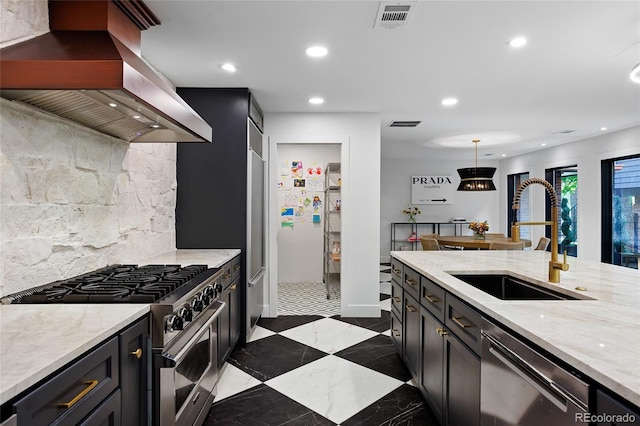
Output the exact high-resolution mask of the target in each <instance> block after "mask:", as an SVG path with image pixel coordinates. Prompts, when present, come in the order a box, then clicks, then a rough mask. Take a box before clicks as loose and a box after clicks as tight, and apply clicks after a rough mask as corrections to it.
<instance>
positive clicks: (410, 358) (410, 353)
mask: <svg viewBox="0 0 640 426" xmlns="http://www.w3.org/2000/svg"><path fill="white" fill-rule="evenodd" d="M404 304H405V306H404V318H403V319H402V326H403V328H404V332H403V334H404V340H403V344H404V348H403V351H402V352H403V354H404V361H405V363H406V364H407V367H409V371H410V372H411V375H412V376H413V377H414V378H418V374H419V371H420V369H419V367H420V308H419V306H420V305H418V302H417V301H416V300H415V299H414V298H413V297H412V296H410V295H408V294H406V292H405V298H404Z"/></svg>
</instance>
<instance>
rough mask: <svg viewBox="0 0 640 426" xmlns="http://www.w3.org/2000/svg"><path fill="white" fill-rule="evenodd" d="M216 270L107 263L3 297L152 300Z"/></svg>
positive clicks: (34, 300) (22, 300)
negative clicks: (100, 266) (95, 268)
mask: <svg viewBox="0 0 640 426" xmlns="http://www.w3.org/2000/svg"><path fill="white" fill-rule="evenodd" d="M215 271H217V269H209V268H208V267H207V266H206V265H189V266H180V265H144V266H138V265H110V266H107V267H105V268H102V269H98V270H95V271H93V272H89V273H86V274H83V275H79V276H76V277H73V278H69V279H66V280H61V281H56V282H53V283H50V284H46V285H44V286H41V287H37V288H34V289H30V290H26V291H23V292H20V293H16V294H13V295H10V296H8V297H6V298H4V299H2V302H3V303H154V302H157V301H158V300H160V299H162V298H164V297H165V296H168V295H170V294H172V293H173V292H175V291H176V290H177V289H178V288H180V287H182V286H184V285H187V284H192V283H190V282H191V281H196V280H197V281H201V280H202V276H203V275H206V276H207V277H208V276H210V275H211V274H212V273H213V272H215Z"/></svg>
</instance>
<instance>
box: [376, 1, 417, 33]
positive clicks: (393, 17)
mask: <svg viewBox="0 0 640 426" xmlns="http://www.w3.org/2000/svg"><path fill="white" fill-rule="evenodd" d="M416 3H417V2H415V1H405V2H390V1H383V2H380V6H379V7H378V14H377V15H376V21H375V23H374V24H373V28H375V29H378V30H379V29H385V30H392V29H397V28H403V27H406V26H407V25H408V24H409V21H410V20H411V17H412V16H413V11H414V10H415V8H416Z"/></svg>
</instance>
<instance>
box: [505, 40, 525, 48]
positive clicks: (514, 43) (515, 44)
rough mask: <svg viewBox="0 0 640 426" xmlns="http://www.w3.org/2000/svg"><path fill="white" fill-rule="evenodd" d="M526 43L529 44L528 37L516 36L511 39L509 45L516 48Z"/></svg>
mask: <svg viewBox="0 0 640 426" xmlns="http://www.w3.org/2000/svg"><path fill="white" fill-rule="evenodd" d="M525 44H527V39H526V38H524V37H516V38H514V39H512V40H510V41H509V46H511V47H515V48H518V47H522V46H524V45H525Z"/></svg>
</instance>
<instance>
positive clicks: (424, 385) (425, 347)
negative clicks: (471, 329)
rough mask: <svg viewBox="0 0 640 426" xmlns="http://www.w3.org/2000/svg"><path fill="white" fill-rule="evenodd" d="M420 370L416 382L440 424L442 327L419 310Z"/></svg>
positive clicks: (442, 363) (442, 368)
mask: <svg viewBox="0 0 640 426" xmlns="http://www.w3.org/2000/svg"><path fill="white" fill-rule="evenodd" d="M420 320H421V323H422V324H421V333H420V334H421V336H422V339H421V342H422V368H421V371H420V380H419V382H418V384H419V386H420V388H421V389H422V391H423V393H424V395H425V397H426V400H427V403H428V404H429V406H430V407H431V410H432V411H433V413H434V414H435V415H436V417H437V418H438V420H439V421H440V423H442V400H443V383H442V379H443V376H444V335H445V333H446V332H445V331H444V326H443V325H442V323H441V322H440V321H438V320H437V319H436V318H435V317H434V316H433V315H432V314H431V313H429V311H427V310H426V309H424V308H422V309H421V310H420Z"/></svg>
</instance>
